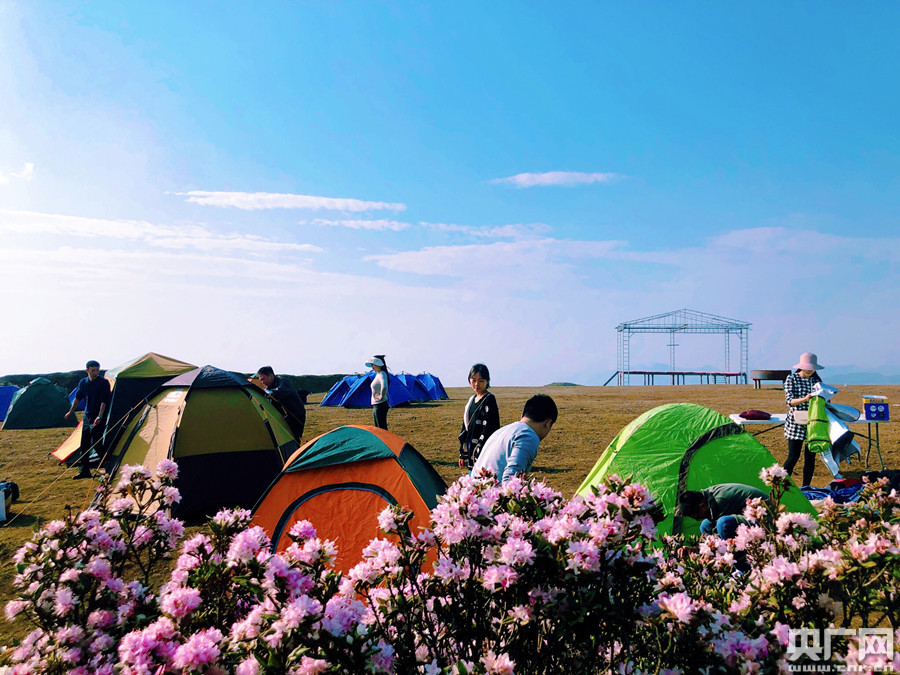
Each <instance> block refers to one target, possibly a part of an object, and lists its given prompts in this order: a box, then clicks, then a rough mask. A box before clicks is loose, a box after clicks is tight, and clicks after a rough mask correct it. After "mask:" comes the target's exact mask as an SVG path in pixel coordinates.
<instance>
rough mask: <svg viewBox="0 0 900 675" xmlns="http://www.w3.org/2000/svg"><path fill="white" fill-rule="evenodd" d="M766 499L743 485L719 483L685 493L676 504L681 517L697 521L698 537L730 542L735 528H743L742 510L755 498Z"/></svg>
mask: <svg viewBox="0 0 900 675" xmlns="http://www.w3.org/2000/svg"><path fill="white" fill-rule="evenodd" d="M758 497H759V498H762V499H768V498H769V495H767V494H766V493H765V492H763V491H762V490H760V489H759V488H755V487H752V486H750V485H744V484H743V483H720V484H719V485H711V486H710V487H708V488H706V489H703V490H686V491H685V492H684V494H683V495H681V500H680V502H679V504H680V506H681V514H682V515H683V516H687V517H688V518H693V519H694V520H699V521H700V534H716V535H718V536H719V538H720V539H732V538H733V537H734V535H735V533H736V532H737V528H738V525H741V524H746V523H747V520H746V519H745V518H744V516H743V513H744V508H745V507H746V506H747V502H748V501H750V500H751V499H756V498H758Z"/></svg>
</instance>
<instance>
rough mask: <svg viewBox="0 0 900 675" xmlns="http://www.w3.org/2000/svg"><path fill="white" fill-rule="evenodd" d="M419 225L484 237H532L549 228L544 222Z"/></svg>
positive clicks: (431, 228) (430, 228)
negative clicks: (482, 224) (487, 225)
mask: <svg viewBox="0 0 900 675" xmlns="http://www.w3.org/2000/svg"><path fill="white" fill-rule="evenodd" d="M419 225H421V226H422V227H425V228H427V229H429V230H434V231H436V232H460V233H462V234H467V235H469V236H472V237H478V238H484V239H534V238H536V237H541V236H543V235H546V234H547V233H548V232H550V230H551V228H550V226H549V225H547V224H545V223H528V224H522V223H514V224H509V225H496V226H489V227H475V226H474V225H456V224H453V223H427V222H420V223H419Z"/></svg>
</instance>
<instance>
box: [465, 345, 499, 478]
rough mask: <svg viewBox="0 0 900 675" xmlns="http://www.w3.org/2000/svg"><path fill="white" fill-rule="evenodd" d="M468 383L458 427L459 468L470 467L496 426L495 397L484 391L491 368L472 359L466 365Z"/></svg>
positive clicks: (488, 382) (486, 389)
mask: <svg viewBox="0 0 900 675" xmlns="http://www.w3.org/2000/svg"><path fill="white" fill-rule="evenodd" d="M469 386H471V387H472V390H473V391H474V392H475V393H474V394H473V395H472V396H471V397H470V398H469V401H468V403H466V409H465V411H464V412H463V426H462V431H460V432H459V466H460V468H461V469H465V468H470V469H471V468H472V465H473V464H475V460H476V459H478V455H479V453H480V452H481V448H482V447H484V444H485V442H486V441H487V439H488V438H490V436H491V434H492V433H494V432H495V431H497V429H499V428H500V412H499V411H498V410H497V399H496V398H495V397H494V395H493V394H492V393H491V392H489V391H488V388H489V387H490V386H491V372H490V371H489V370H488V367H487V366H486V365H484V364H483V363H476V364H475V365H474V366H472V367H471V368H470V369H469Z"/></svg>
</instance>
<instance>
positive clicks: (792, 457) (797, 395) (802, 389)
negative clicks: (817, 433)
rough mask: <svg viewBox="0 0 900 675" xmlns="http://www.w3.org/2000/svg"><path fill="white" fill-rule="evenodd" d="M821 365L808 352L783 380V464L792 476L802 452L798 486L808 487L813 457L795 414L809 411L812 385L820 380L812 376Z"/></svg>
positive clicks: (814, 465) (805, 413) (810, 479)
mask: <svg viewBox="0 0 900 675" xmlns="http://www.w3.org/2000/svg"><path fill="white" fill-rule="evenodd" d="M824 367H825V366H820V365H819V360H818V357H816V355H815V354H813V353H812V352H806V353H804V354H801V355H800V362H799V363H797V364H796V365H795V366H794V369H795V371H796V372H794V373H791V374H790V375H788V378H787V379H786V380H785V381H784V400H785V402H786V403H787V404H788V406H789V407H790V410H789V411H788V414H787V419H785V421H784V437H785V438H786V439H787V444H788V456H787V460H785V462H784V470H785V471H787V474H788V476H790V475H791V474H793V473H794V467H795V466H796V465H797V460H798V459H800V452H801V451H802V452H803V483H801V487H809V486H810V483H812V479H813V473H815V470H816V456H815V454H813V453H812V452H810V450H809V448H808V447H806V426H805V423H804V424H800V423H798V421H797V418H799V417H801V415H797V413H798V412H803V416H806V415H807V414H808V411H809V400H810V399H811V398H812V390H813V386H814V385H815V384H816V383H817V382H821V381H822V378H820V377H819V375H818V374H817V373H816V371H817V370H822V369H823V368H824Z"/></svg>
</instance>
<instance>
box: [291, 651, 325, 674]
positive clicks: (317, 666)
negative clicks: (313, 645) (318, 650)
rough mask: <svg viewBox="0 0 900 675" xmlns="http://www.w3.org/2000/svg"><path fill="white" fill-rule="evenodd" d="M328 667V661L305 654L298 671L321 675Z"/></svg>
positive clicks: (299, 672)
mask: <svg viewBox="0 0 900 675" xmlns="http://www.w3.org/2000/svg"><path fill="white" fill-rule="evenodd" d="M326 668H328V661H326V660H324V659H314V658H311V657H309V656H304V657H303V658H302V659H300V667H299V668H298V669H297V673H298V674H299V675H319V673H324V672H325V669H326Z"/></svg>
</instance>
